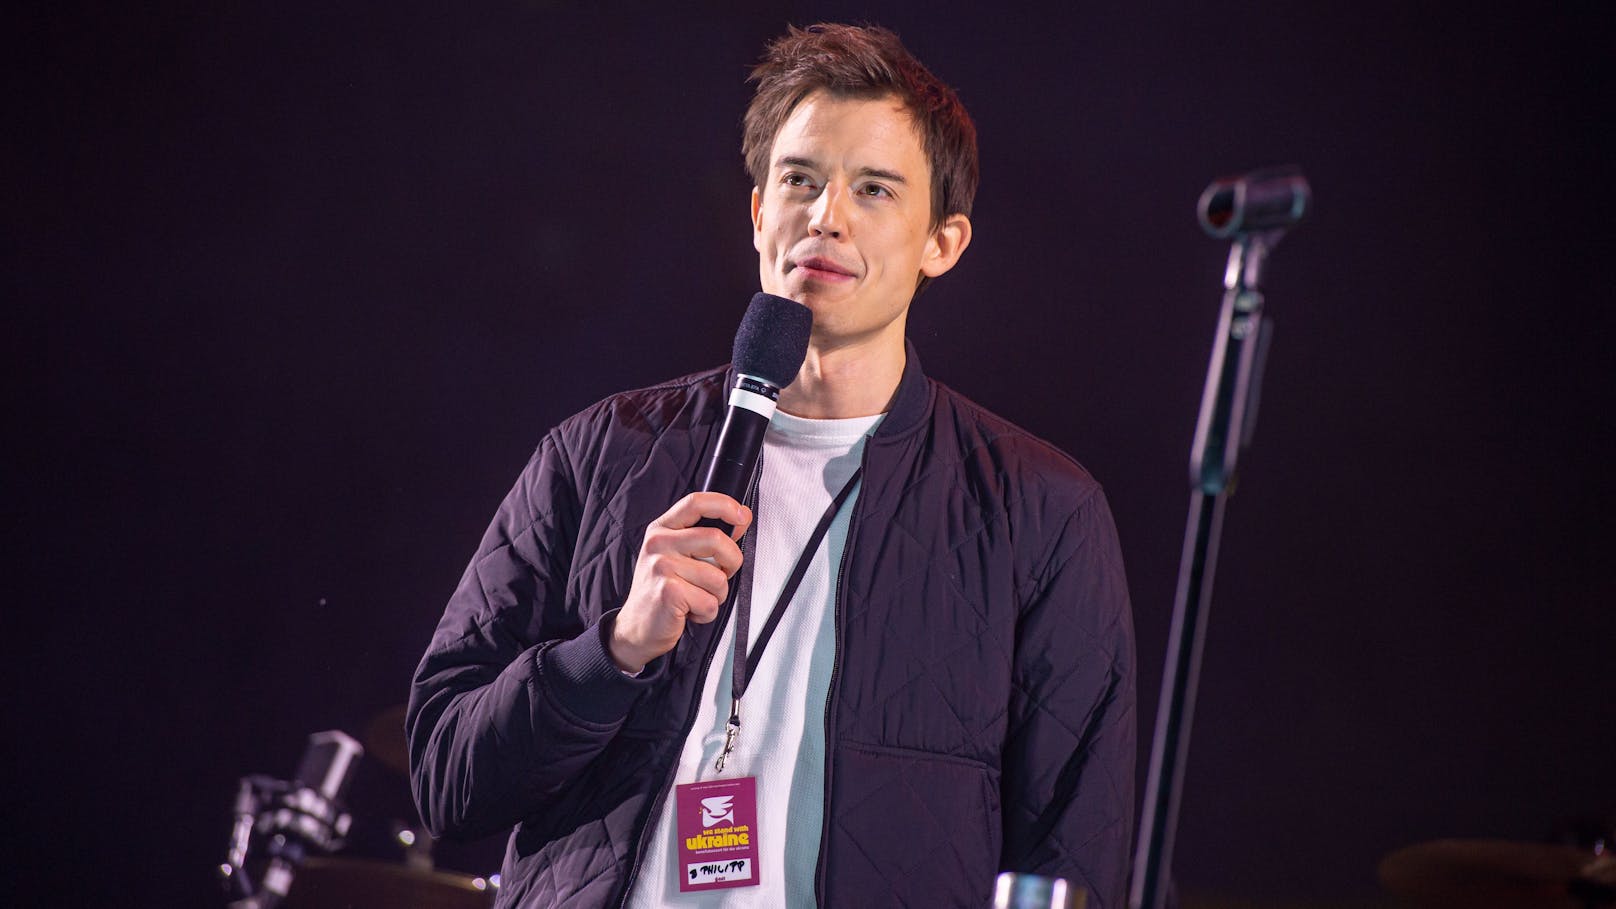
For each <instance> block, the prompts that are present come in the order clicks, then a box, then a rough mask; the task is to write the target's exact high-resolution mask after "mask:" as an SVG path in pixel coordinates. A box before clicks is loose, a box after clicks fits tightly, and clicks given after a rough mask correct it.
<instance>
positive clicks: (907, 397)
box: [713, 338, 931, 440]
mask: <svg viewBox="0 0 1616 909" xmlns="http://www.w3.org/2000/svg"><path fill="white" fill-rule="evenodd" d="M903 353H904V358H903V376H902V377H901V378H899V379H898V390H897V392H895V393H894V394H893V395H892V406H890V407H888V408H887V417H886V419H884V420H882V421H881V425H880V426H878V427H876V430H875V434H874V435H873V436H871V438H872V439H876V440H887V439H893V438H896V437H898V436H901V435H903V434H905V433H907V432H909V431H910V430H912V429H914V428H915V427H917V426H919V425H921V424H922V423H924V422H925V420H926V416H927V414H929V413H930V412H931V383H930V382H928V381H927V380H926V374H925V372H923V371H922V370H921V368H920V355H919V354H917V353H915V345H914V344H913V343H911V342H910V341H909V339H908V338H904V339H903ZM723 372H724V387H725V388H726V389H728V388H733V387H734V385H735V367H734V365H733V364H731V365H730V366H729V367H727V368H726V369H724V370H723ZM721 400H722V399H721ZM720 412H722V409H721V408H720ZM722 422H723V421H721V420H720V421H719V422H718V423H714V424H713V429H714V432H717V428H718V426H719V424H720V423H722Z"/></svg>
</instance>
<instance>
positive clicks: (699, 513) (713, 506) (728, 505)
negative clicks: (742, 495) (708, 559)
mask: <svg viewBox="0 0 1616 909" xmlns="http://www.w3.org/2000/svg"><path fill="white" fill-rule="evenodd" d="M702 518H712V519H713V520H715V521H723V522H724V523H725V524H740V523H742V522H749V521H751V520H752V510H751V509H750V508H747V507H746V506H745V505H742V504H741V503H740V502H737V501H735V500H734V499H732V498H730V497H729V496H727V495H724V494H723V493H721V492H693V493H691V494H690V495H687V496H685V497H684V498H682V499H680V500H679V501H677V502H675V503H673V507H672V508H669V509H668V510H667V511H665V512H663V513H662V516H661V517H659V518H657V519H656V520H655V521H652V522H651V523H652V524H656V525H659V526H662V527H666V528H668V529H669V530H680V529H683V528H686V527H694V526H696V522H697V521H700V520H701V519H702Z"/></svg>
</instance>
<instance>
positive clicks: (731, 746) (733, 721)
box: [713, 701, 741, 773]
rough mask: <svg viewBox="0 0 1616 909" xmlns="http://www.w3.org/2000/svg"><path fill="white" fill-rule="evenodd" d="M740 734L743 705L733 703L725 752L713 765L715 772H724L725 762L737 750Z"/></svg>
mask: <svg viewBox="0 0 1616 909" xmlns="http://www.w3.org/2000/svg"><path fill="white" fill-rule="evenodd" d="M740 734H741V705H740V703H739V702H736V701H731V702H730V708H729V724H728V725H727V726H726V727H725V729H724V750H723V751H720V752H719V753H718V762H717V763H715V764H714V765H713V769H714V770H716V771H718V772H720V773H722V772H723V771H724V762H725V761H727V760H729V754H730V752H732V751H734V750H735V739H736V738H738V737H739V736H740Z"/></svg>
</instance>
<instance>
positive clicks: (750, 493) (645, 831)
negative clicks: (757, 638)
mask: <svg viewBox="0 0 1616 909" xmlns="http://www.w3.org/2000/svg"><path fill="white" fill-rule="evenodd" d="M762 479H763V454H762V453H761V452H759V453H758V466H757V471H756V472H755V473H753V474H752V483H751V485H750V486H749V487H748V488H747V492H746V499H747V500H748V501H750V502H751V503H752V526H751V527H748V528H747V529H746V532H747V533H753V532H755V531H756V529H757V511H758V509H757V504H758V502H757V489H758V483H759V481H761V480H762ZM745 583H747V584H750V583H752V578H751V575H747V577H746V580H745ZM736 595H737V591H736V590H731V591H730V595H729V597H728V598H726V599H725V600H724V605H723V607H722V608H721V609H720V610H719V614H718V627H717V628H715V629H714V630H713V639H712V641H711V642H709V643H708V644H707V656H706V659H705V660H704V661H703V662H702V665H701V675H699V676H697V677H696V694H695V698H694V699H693V700H692V702H691V711H690V715H689V716H688V717H687V718H686V719H685V728H684V730H683V731H682V732H680V733H679V740H678V741H679V754H676V755H675V756H674V758H673V766H671V767H669V768H668V773H667V775H666V776H664V777H663V779H662V791H661V792H659V793H657V797H656V800H655V801H653V802H652V803H651V813H650V814H649V815H648V816H647V817H646V821H645V824H644V826H642V827H641V828H640V834H639V838H638V840H637V841H636V842H635V844H634V864H633V865H631V866H629V869H628V882H627V883H626V884H624V885H623V895H622V896H621V897H619V898H618V900H617V909H623V907H624V906H627V905H628V897H629V894H631V893H633V892H634V881H635V880H636V879H638V878H639V876H640V865H642V864H644V862H645V850H646V848H647V847H648V846H649V845H650V842H649V841H650V839H651V836H650V834H651V833H652V831H653V830H654V829H655V827H656V821H657V818H658V817H659V816H660V815H661V814H662V803H663V802H666V801H667V800H668V791H669V790H670V789H672V788H673V781H674V780H675V779H677V778H678V776H679V757H680V755H681V754H683V751H684V743H685V740H686V739H688V738H690V730H691V729H692V728H694V727H695V725H696V717H697V716H699V715H700V714H701V695H702V692H703V691H706V690H707V673H708V671H710V670H711V669H712V668H713V657H714V656H715V655H717V651H718V642H719V640H720V639H722V638H723V637H724V626H725V625H726V624H728V622H729V615H730V613H731V612H732V611H733V606H734V605H735V597H736ZM834 674H835V672H834V670H833V671H832V675H833V676H834Z"/></svg>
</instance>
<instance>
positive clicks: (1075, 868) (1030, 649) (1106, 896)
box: [1001, 487, 1136, 909]
mask: <svg viewBox="0 0 1616 909" xmlns="http://www.w3.org/2000/svg"><path fill="white" fill-rule="evenodd" d="M1057 527H1058V530H1057V532H1056V533H1055V538H1054V541H1053V545H1052V548H1051V549H1050V550H1049V556H1048V558H1047V560H1046V561H1045V562H1044V568H1043V570H1042V572H1041V574H1040V575H1039V576H1037V577H1035V579H1034V582H1033V584H1032V587H1031V593H1030V595H1029V596H1028V597H1027V599H1026V601H1025V605H1024V606H1023V609H1022V612H1021V617H1020V623H1019V626H1018V628H1017V635H1016V656H1015V661H1014V667H1013V670H1012V672H1013V675H1014V681H1013V684H1014V687H1013V694H1012V697H1011V702H1010V717H1009V728H1008V734H1007V738H1006V742H1005V750H1004V754H1003V765H1002V770H1003V778H1002V784H1001V794H1002V798H1003V818H1004V855H1003V862H1002V867H1003V868H1005V869H1006V870H1011V871H1022V872H1032V873H1035V874H1042V875H1050V876H1056V877H1063V878H1066V879H1067V880H1069V881H1071V882H1073V883H1075V884H1080V885H1082V886H1083V887H1085V888H1087V889H1088V891H1089V905H1090V906H1091V907H1100V909H1113V907H1120V906H1123V905H1125V901H1126V892H1127V887H1128V863H1129V858H1130V851H1131V847H1132V839H1133V837H1132V833H1133V830H1132V828H1133V788H1134V763H1135V735H1136V730H1135V713H1134V642H1133V620H1132V615H1131V612H1130V607H1129V603H1128V587H1127V580H1126V578H1125V576H1124V573H1123V566H1122V555H1121V549H1120V546H1119V545H1118V542H1117V535H1116V527H1115V525H1114V523H1113V521H1112V517H1111V510H1110V507H1109V506H1108V505H1107V503H1106V500H1105V496H1104V494H1103V493H1102V492H1101V491H1100V490H1099V489H1098V488H1097V487H1096V488H1093V489H1092V493H1091V494H1090V495H1089V496H1088V497H1087V498H1086V499H1085V500H1084V501H1083V502H1082V504H1080V505H1078V506H1077V508H1076V509H1075V510H1073V511H1072V512H1071V514H1070V516H1069V517H1068V518H1067V520H1066V521H1065V522H1064V523H1063V524H1060V525H1057Z"/></svg>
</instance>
